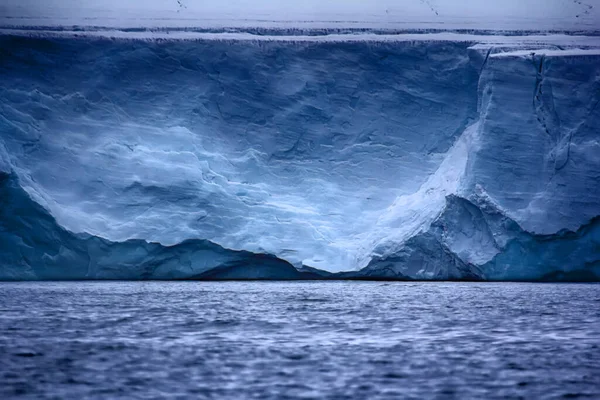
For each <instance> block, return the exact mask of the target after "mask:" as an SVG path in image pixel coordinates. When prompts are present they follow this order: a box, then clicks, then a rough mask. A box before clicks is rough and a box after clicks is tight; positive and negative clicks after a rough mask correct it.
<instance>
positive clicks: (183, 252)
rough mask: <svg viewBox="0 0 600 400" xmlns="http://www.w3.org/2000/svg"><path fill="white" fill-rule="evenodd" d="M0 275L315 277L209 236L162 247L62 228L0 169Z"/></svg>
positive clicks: (24, 277)
mask: <svg viewBox="0 0 600 400" xmlns="http://www.w3.org/2000/svg"><path fill="white" fill-rule="evenodd" d="M0 254H1V255H2V258H1V259H0V280H38V279H42V280H44V279H244V278H245V279H252V278H258V279H300V278H302V279H311V278H312V277H313V276H314V274H311V273H308V272H305V273H300V272H298V271H297V270H296V269H295V268H294V267H293V266H292V265H290V264H289V263H287V262H285V261H283V260H280V259H278V258H276V257H273V256H270V255H265V254H254V253H250V252H247V251H232V250H227V249H224V248H223V247H221V246H219V245H216V244H214V243H211V242H210V241H208V240H187V241H184V242H182V243H179V244H177V245H174V246H162V245H160V244H158V243H148V242H146V241H143V240H135V239H132V240H127V241H125V242H120V243H119V242H111V241H109V240H106V239H102V238H99V237H95V236H90V235H88V234H75V233H72V232H69V231H67V230H66V229H64V228H62V227H60V226H59V225H58V224H57V223H56V220H55V219H54V218H53V217H52V216H51V215H49V214H48V212H47V211H46V210H45V209H44V208H43V207H41V206H40V205H39V204H37V203H35V202H34V201H32V199H31V198H30V197H29V195H28V194H27V193H26V192H25V191H24V190H23V189H22V188H21V187H20V185H19V181H18V178H17V177H16V176H15V175H14V174H10V173H6V172H3V171H0Z"/></svg>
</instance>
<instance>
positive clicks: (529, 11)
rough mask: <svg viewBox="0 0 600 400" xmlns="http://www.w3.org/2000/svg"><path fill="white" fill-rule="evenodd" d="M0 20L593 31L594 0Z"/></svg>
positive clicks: (409, 2)
mask: <svg viewBox="0 0 600 400" xmlns="http://www.w3.org/2000/svg"><path fill="white" fill-rule="evenodd" d="M0 25H21V26H22V25H25V26H63V27H64V26H73V25H76V26H78V27H90V26H91V27H97V26H104V27H119V28H127V27H133V28H140V27H147V28H156V27H171V28H172V27H203V28H228V29H229V28H251V27H252V28H254V27H263V28H279V29H290V28H295V29H349V28H350V29H432V28H433V29H443V30H450V29H477V30H481V29H484V30H554V31H558V30H562V31H565V30H578V31H582V30H593V31H596V30H598V27H599V26H600V6H599V5H598V2H597V0H584V1H580V0H502V1H489V0H376V1H364V0H328V1H322V0H303V1H285V2H284V1H275V0H253V1H248V0H227V1H214V0H202V1H197V0H44V1H39V0H3V2H2V5H0Z"/></svg>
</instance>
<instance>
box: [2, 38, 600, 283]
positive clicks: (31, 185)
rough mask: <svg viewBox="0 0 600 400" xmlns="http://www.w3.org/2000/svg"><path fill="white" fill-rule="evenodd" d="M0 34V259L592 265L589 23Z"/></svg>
mask: <svg viewBox="0 0 600 400" xmlns="http://www.w3.org/2000/svg"><path fill="white" fill-rule="evenodd" d="M2 33H3V34H2V35H1V36H0V179H1V183H0V191H1V192H2V197H1V198H0V202H1V204H2V209H1V210H0V218H1V219H0V278H3V279H58V278H70V279H76V278H115V279H123V278H132V279H135V278H157V279H168V278H197V277H200V278H215V279H220V278H244V277H255V278H262V277H280V278H285V279H292V278H298V277H314V274H316V273H317V272H314V271H313V272H310V274H309V273H308V272H306V271H311V269H310V268H307V267H315V268H319V269H324V270H327V271H331V272H339V271H351V272H345V273H344V274H342V275H341V276H343V277H359V278H360V277H364V278H373V277H381V278H400V279H488V280H504V279H526V280H539V279H567V280H568V279H591V280H595V279H598V278H599V277H600V231H599V229H600V228H599V226H598V224H599V220H598V216H599V215H600V198H599V194H600V132H599V130H600V106H598V103H599V102H600V50H599V49H600V40H599V39H598V37H597V36H576V35H561V34H555V35H547V36H544V35H540V36H534V35H521V36H500V35H471V34H465V33H463V34H444V33H437V34H436V33H433V34H425V33H420V34H408V33H406V34H394V35H384V34H378V35H374V34H347V35H337V36H332V37H327V36H319V35H313V36H291V37H290V36H285V35H275V36H269V37H265V36H256V35H249V34H228V33H193V32H192V33H190V32H183V31H181V32H179V33H178V32H175V33H168V32H158V33H157V32H154V33H151V34H148V35H147V36H148V37H144V38H143V39H140V38H139V37H138V36H139V32H126V31H118V32H112V33H106V32H101V33H98V32H85V33H84V34H78V33H77V32H65V31H53V32H51V33H48V32H42V31H33V32H27V31H21V30H4V31H3V32H2ZM177 35H179V36H180V37H178V36H177ZM292 265H293V266H295V267H296V268H299V269H300V270H298V269H296V268H294V267H293V266H292ZM302 267H304V268H302ZM299 271H304V272H299ZM302 274H309V275H302Z"/></svg>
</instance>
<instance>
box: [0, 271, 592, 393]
mask: <svg viewBox="0 0 600 400" xmlns="http://www.w3.org/2000/svg"><path fill="white" fill-rule="evenodd" d="M598 301H600V285H583V284H582V285H554V284H522V283H415V282H408V283H404V282H397V283H390V282H386V283H381V282H211V283H207V282H64V283H61V282H48V283H1V284H0V304H2V312H1V313H0V366H1V368H0V397H2V398H11V397H21V396H23V397H30V398H163V397H167V396H181V397H192V398H225V399H227V398H231V399H244V398H248V399H254V398H256V399H284V398H340V399H341V398H368V399H378V398H379V399H387V398H389V399H396V398H399V397H402V398H415V399H422V398H436V399H446V398H447V399H454V398H469V397H473V398H486V399H494V398H497V399H501V398H519V397H522V398H556V399H559V398H584V397H588V398H600V387H599V385H598V380H597V376H598V372H599V371H600V367H599V366H600V339H599V338H600V312H598V310H597V307H596V305H597V304H598Z"/></svg>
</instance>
